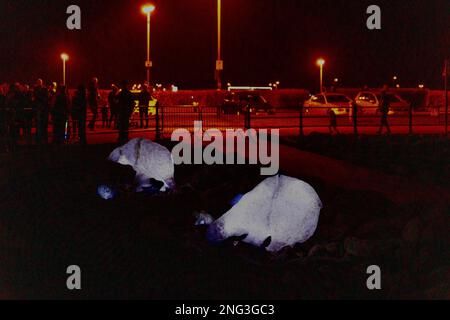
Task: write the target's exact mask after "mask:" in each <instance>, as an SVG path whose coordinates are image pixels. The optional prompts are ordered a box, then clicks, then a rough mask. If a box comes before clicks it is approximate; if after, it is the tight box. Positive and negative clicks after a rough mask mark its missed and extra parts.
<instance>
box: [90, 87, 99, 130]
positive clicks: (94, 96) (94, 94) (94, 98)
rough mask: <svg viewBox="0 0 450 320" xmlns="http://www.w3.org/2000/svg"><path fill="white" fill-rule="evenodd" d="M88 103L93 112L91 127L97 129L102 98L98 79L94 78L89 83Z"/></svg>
mask: <svg viewBox="0 0 450 320" xmlns="http://www.w3.org/2000/svg"><path fill="white" fill-rule="evenodd" d="M87 95H88V104H89V109H90V110H91V112H92V119H91V121H90V123H89V129H91V130H95V123H96V122H97V116H98V101H99V99H100V95H99V93H98V79H97V78H93V79H92V80H91V82H90V83H89V87H88V93H87Z"/></svg>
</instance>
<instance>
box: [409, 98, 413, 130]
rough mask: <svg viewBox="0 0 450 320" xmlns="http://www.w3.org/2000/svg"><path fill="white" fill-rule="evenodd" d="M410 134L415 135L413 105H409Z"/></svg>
mask: <svg viewBox="0 0 450 320" xmlns="http://www.w3.org/2000/svg"><path fill="white" fill-rule="evenodd" d="M409 134H410V135H412V134H413V104H412V103H410V104H409Z"/></svg>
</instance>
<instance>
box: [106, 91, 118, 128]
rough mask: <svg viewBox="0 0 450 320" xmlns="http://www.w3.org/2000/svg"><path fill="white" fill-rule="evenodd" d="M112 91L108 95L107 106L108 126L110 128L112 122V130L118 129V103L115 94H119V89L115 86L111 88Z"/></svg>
mask: <svg viewBox="0 0 450 320" xmlns="http://www.w3.org/2000/svg"><path fill="white" fill-rule="evenodd" d="M111 88H112V91H111V92H110V93H109V95H108V104H109V110H110V113H111V117H110V118H109V126H110V127H112V124H113V122H114V128H115V129H117V128H118V124H117V117H118V114H119V103H118V99H117V94H118V92H119V88H118V87H117V86H115V85H112V86H111Z"/></svg>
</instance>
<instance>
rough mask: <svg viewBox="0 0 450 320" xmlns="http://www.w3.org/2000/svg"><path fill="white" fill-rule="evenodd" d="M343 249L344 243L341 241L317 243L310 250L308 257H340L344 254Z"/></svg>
mask: <svg viewBox="0 0 450 320" xmlns="http://www.w3.org/2000/svg"><path fill="white" fill-rule="evenodd" d="M342 249H343V248H342V244H341V243H339V242H331V243H328V244H325V245H320V244H316V245H314V246H313V247H312V248H311V249H310V250H309V252H308V257H340V256H342V255H343V250H342Z"/></svg>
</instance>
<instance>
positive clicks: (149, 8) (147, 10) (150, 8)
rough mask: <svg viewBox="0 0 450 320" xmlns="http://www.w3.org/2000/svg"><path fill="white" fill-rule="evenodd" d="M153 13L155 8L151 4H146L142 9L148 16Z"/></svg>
mask: <svg viewBox="0 0 450 320" xmlns="http://www.w3.org/2000/svg"><path fill="white" fill-rule="evenodd" d="M153 11H155V6H154V5H152V4H148V5H145V6H143V7H142V12H143V13H145V14H149V13H152V12H153Z"/></svg>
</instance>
